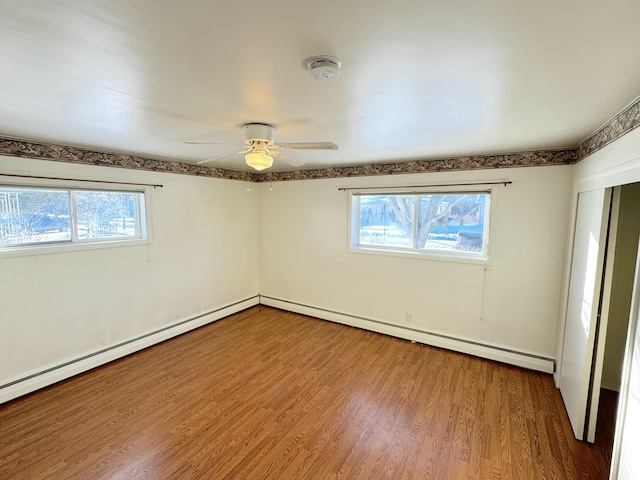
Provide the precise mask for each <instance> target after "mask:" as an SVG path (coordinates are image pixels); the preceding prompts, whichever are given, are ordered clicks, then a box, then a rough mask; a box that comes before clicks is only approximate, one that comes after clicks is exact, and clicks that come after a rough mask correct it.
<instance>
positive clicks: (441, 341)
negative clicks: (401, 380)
mask: <svg viewBox="0 0 640 480" xmlns="http://www.w3.org/2000/svg"><path fill="white" fill-rule="evenodd" d="M260 304H261V305H267V306H270V307H275V308H279V309H281V310H287V311H290V312H294V313H300V314H303V315H309V316H311V317H316V318H320V319H323V320H329V321H332V322H336V323H341V324H344V325H350V326H352V327H358V328H362V329H364V330H370V331H373V332H378V333H383V334H386V335H391V336H394V337H398V338H404V339H406V340H411V341H414V342H418V343H422V344H425V345H431V346H434V347H440V348H445V349H447V350H452V351H455V352H460V353H466V354H469V355H473V356H476V357H481V358H486V359H489V360H495V361H498V362H502V363H506V364H509V365H516V366H518V367H523V368H528V369H530V370H536V371H540V372H545V373H553V372H554V371H555V361H554V360H553V359H552V358H547V357H543V356H540V355H535V354H532V353H528V352H519V351H517V350H513V349H509V348H504V347H499V346H496V345H488V344H483V343H480V342H476V341H473V340H468V339H461V338H457V337H454V336H450V335H444V334H441V333H437V332H429V331H425V330H420V329H417V328H411V327H405V326H401V325H394V324H392V323H387V322H384V321H381V320H374V319H371V318H365V317H361V316H358V315H352V314H349V313H343V312H337V311H334V310H329V309H326V308H321V307H314V306H311V305H305V304H302V303H298V302H294V301H291V300H284V299H280V298H275V297H270V296H267V295H260Z"/></svg>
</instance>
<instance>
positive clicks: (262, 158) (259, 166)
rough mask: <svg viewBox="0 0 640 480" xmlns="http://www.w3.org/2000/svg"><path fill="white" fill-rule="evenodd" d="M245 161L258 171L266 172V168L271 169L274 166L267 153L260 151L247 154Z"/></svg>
mask: <svg viewBox="0 0 640 480" xmlns="http://www.w3.org/2000/svg"><path fill="white" fill-rule="evenodd" d="M244 159H245V161H246V162H247V165H249V166H250V167H252V168H255V169H256V170H258V171H260V170H264V169H265V168H269V167H270V166H271V165H273V158H272V157H270V156H269V155H267V154H266V152H262V151H259V150H258V151H253V152H251V153H249V154H247V156H246V157H244Z"/></svg>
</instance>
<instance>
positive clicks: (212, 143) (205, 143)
mask: <svg viewBox="0 0 640 480" xmlns="http://www.w3.org/2000/svg"><path fill="white" fill-rule="evenodd" d="M182 143H184V144H186V145H237V144H236V143H228V142H182Z"/></svg>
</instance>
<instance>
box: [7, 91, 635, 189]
mask: <svg viewBox="0 0 640 480" xmlns="http://www.w3.org/2000/svg"><path fill="white" fill-rule="evenodd" d="M639 126H640V98H638V99H636V100H635V101H634V102H633V103H632V104H631V105H629V106H628V107H627V108H625V109H624V110H623V111H622V112H620V113H619V114H618V115H616V116H615V117H613V118H612V119H611V120H610V121H609V122H607V123H606V124H605V125H604V126H603V127H602V128H600V129H599V130H598V131H597V132H595V133H593V134H592V135H591V136H589V137H588V138H586V139H585V140H584V141H582V142H581V143H580V144H579V145H578V146H577V147H575V148H567V149H560V150H533V151H528V152H518V153H502V154H496V155H470V156H462V157H452V158H441V159H434V160H414V161H408V162H395V163H373V164H367V165H354V166H350V167H330V168H322V169H314V170H296V171H293V172H266V173H251V172H238V171H235V170H227V169H224V168H217V167H205V166H202V165H194V164H192V163H187V162H179V161H174V160H159V159H154V158H147V157H142V156H139V155H130V154H123V153H107V152H97V151H93V150H88V149H84V148H80V147H70V146H65V145H56V144H46V143H36V142H30V141H26V140H17V139H10V138H2V137H0V155H7V156H12V157H25V158H35V159H44V160H53V161H58V162H68V163H81V164H85V165H98V166H104V167H118V168H128V169H133V170H148V171H153V172H163V173H176V174H181V175H195V176H200V177H211V178H225V179H228V180H241V181H250V182H275V181H285V180H311V179H320V178H340V177H359V176H374V175H395V174H410V173H424V172H443V171H455V170H478V169H490V168H509V167H537V166H544V165H570V164H573V163H576V162H578V161H580V160H582V159H583V158H585V157H586V156H588V155H591V154H592V153H594V152H596V151H598V150H600V149H601V148H603V147H604V146H606V145H608V144H609V143H611V142H613V141H614V140H616V139H618V138H620V137H621V136H623V135H625V134H626V133H628V132H630V131H631V130H633V129H635V128H637V127H639Z"/></svg>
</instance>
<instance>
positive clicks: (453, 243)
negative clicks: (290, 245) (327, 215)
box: [351, 191, 491, 259]
mask: <svg viewBox="0 0 640 480" xmlns="http://www.w3.org/2000/svg"><path fill="white" fill-rule="evenodd" d="M490 198H491V194H490V192H487V191H482V192H428V193H426V192H425V193H391V194H359V193H353V194H352V196H351V248H352V249H354V250H375V251H378V252H385V251H388V252H400V253H410V254H423V255H442V256H450V257H466V258H480V259H486V258H487V237H488V225H489V203H490Z"/></svg>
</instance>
